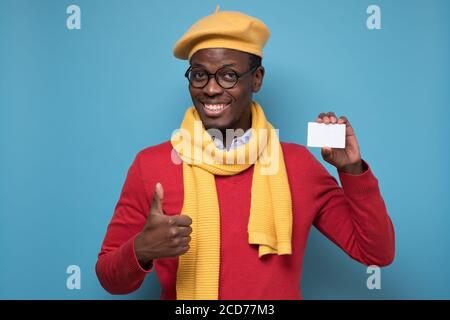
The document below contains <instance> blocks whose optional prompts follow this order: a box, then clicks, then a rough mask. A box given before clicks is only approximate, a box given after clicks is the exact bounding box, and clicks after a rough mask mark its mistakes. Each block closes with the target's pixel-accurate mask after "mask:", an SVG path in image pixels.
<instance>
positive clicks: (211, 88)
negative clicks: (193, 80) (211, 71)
mask: <svg viewBox="0 0 450 320" xmlns="http://www.w3.org/2000/svg"><path fill="white" fill-rule="evenodd" d="M203 92H204V93H205V95H207V96H210V97H213V96H217V95H219V94H222V92H223V88H222V87H221V86H219V84H218V83H217V81H216V78H215V77H214V76H211V77H210V79H209V81H208V83H207V84H206V86H205V87H204V88H203Z"/></svg>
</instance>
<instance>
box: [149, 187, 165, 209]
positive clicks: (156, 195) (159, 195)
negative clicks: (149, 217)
mask: <svg viewBox="0 0 450 320" xmlns="http://www.w3.org/2000/svg"><path fill="white" fill-rule="evenodd" d="M163 200H164V190H163V187H162V185H161V183H159V182H158V183H157V184H156V187H155V192H153V199H152V206H151V209H150V214H164V212H163Z"/></svg>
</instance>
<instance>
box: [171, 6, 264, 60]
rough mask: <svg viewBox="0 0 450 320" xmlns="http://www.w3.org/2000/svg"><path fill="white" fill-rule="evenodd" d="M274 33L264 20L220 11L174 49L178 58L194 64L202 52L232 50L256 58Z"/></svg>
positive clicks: (201, 21) (184, 36)
mask: <svg viewBox="0 0 450 320" xmlns="http://www.w3.org/2000/svg"><path fill="white" fill-rule="evenodd" d="M269 36H270V32H269V29H268V28H267V26H266V25H265V24H264V22H262V21H261V20H259V19H257V18H254V17H251V16H248V15H246V14H243V13H241V12H233V11H220V12H219V6H217V9H216V12H215V13H213V14H211V15H209V16H206V17H204V18H202V19H200V20H199V21H197V22H196V23H194V25H192V26H191V28H189V30H188V31H187V32H186V33H185V34H184V35H183V36H182V37H181V38H180V39H179V40H178V41H177V43H176V44H175V47H174V48H173V54H174V55H175V57H177V58H179V59H182V60H190V59H191V57H192V55H193V54H194V53H195V52H197V51H198V50H200V49H206V48H228V49H235V50H239V51H244V52H248V53H252V54H255V55H257V56H260V57H261V58H262V56H263V53H262V50H263V48H264V46H265V44H266V42H267V40H268V39H269Z"/></svg>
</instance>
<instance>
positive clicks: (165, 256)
mask: <svg viewBox="0 0 450 320" xmlns="http://www.w3.org/2000/svg"><path fill="white" fill-rule="evenodd" d="M268 37H269V31H268V29H267V27H266V26H265V25H264V23H263V22H261V21H260V20H258V19H255V18H253V17H250V16H247V15H244V14H242V13H239V12H219V11H218V10H216V12H215V13H214V14H212V15H210V16H207V17H205V18H203V19H201V20H199V21H198V22H197V23H196V24H194V25H193V26H192V27H191V28H190V29H189V30H188V31H187V32H186V34H185V35H184V36H183V37H182V38H181V39H180V40H179V41H178V42H177V44H176V45H175V48H174V54H175V56H176V57H178V58H181V59H186V60H189V62H190V67H189V69H188V70H187V72H186V74H185V75H186V77H187V78H188V81H189V92H190V94H191V97H192V101H193V104H194V106H193V107H191V108H189V109H188V110H187V111H186V114H185V117H184V119H183V122H182V124H181V127H180V131H178V132H177V133H176V134H174V135H173V136H172V138H171V141H167V142H164V143H162V144H159V145H156V146H153V147H149V148H147V149H144V150H142V151H141V152H139V153H138V155H137V156H136V158H135V160H134V162H133V163H132V165H131V167H130V169H129V171H128V176H127V178H126V181H125V184H124V186H123V189H122V193H121V195H120V199H119V201H118V203H117V206H116V208H115V212H114V216H113V218H112V221H111V223H110V224H109V226H108V230H107V234H106V236H105V240H104V242H103V246H102V249H101V252H100V254H99V258H98V262H97V265H96V272H97V275H98V278H99V280H100V283H101V284H102V286H103V287H104V288H105V289H106V290H107V291H108V292H110V293H112V294H126V293H130V292H132V291H134V290H136V289H137V288H139V287H140V285H141V284H142V281H143V280H144V278H145V276H146V275H147V274H148V273H149V272H151V271H152V270H153V267H154V268H155V270H156V272H157V275H158V278H159V280H160V283H161V287H162V293H161V298H162V299H301V298H302V296H301V292H300V288H299V283H300V278H301V271H302V263H303V255H304V251H305V247H306V241H307V236H308V232H309V229H310V227H311V226H312V225H314V226H315V227H316V228H318V229H319V230H320V231H321V232H322V233H323V234H324V235H325V236H327V237H328V238H329V239H330V240H331V241H333V242H334V243H336V244H337V245H338V246H339V247H341V248H342V249H343V250H344V251H345V252H346V253H347V254H348V255H350V256H351V257H352V258H354V259H356V260H357V261H360V262H361V263H364V264H366V265H371V264H374V265H378V266H385V265H388V264H390V263H391V262H392V260H393V258H394V230H393V226H392V223H391V220H390V219H389V216H388V214H387V211H386V207H385V204H384V201H383V198H382V196H381V194H380V191H379V188H378V182H377V179H376V178H375V176H374V175H373V173H372V171H371V170H370V167H369V165H368V164H367V162H365V161H364V160H362V159H361V155H360V151H359V146H358V142H357V140H356V136H355V133H354V131H353V129H352V127H351V125H350V122H349V121H348V119H347V118H346V117H344V116H342V117H339V118H337V116H336V115H335V114H334V113H333V112H328V113H320V114H319V116H318V118H317V119H316V121H317V122H320V123H326V124H334V123H341V124H345V125H346V144H345V146H346V147H345V149H332V148H322V156H323V158H324V160H325V161H327V162H328V163H330V164H332V165H333V166H335V167H336V168H337V170H338V173H339V178H340V181H341V183H342V188H341V187H339V185H338V183H337V181H336V179H335V178H334V177H332V176H331V175H330V174H329V173H328V172H327V171H326V170H325V168H324V167H323V166H322V165H321V164H320V162H318V161H317V160H316V159H315V158H314V156H313V155H312V154H311V153H310V152H309V151H308V150H307V149H306V148H305V147H303V146H301V145H297V144H294V143H286V142H279V141H278V136H277V134H275V133H274V130H273V129H274V128H273V127H272V126H271V124H270V123H269V122H268V121H267V119H266V118H265V116H264V112H263V109H262V107H261V106H260V105H259V104H258V103H257V102H256V101H254V100H253V93H256V92H258V91H259V90H260V88H261V86H262V83H263V78H264V67H263V66H262V65H261V58H262V48H263V47H264V45H265V43H266V41H267V39H268ZM199 124H200V125H199ZM230 131H231V132H232V134H231V135H230V134H229V132H230ZM198 132H200V138H201V139H200V140H199V139H198V137H199V136H198V135H197V137H195V136H196V133H198ZM211 146H212V147H211ZM199 155H200V156H201V157H200V158H199V157H198V156H199ZM239 155H241V156H242V155H244V160H247V161H244V162H238V159H239ZM230 159H231V161H228V160H230ZM224 160H227V161H224ZM240 160H242V159H240ZM273 165H274V166H273Z"/></svg>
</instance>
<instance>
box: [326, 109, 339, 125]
mask: <svg viewBox="0 0 450 320" xmlns="http://www.w3.org/2000/svg"><path fill="white" fill-rule="evenodd" d="M327 116H328V118H330V123H336V122H337V117H336V115H335V114H334V112H333V111H330V112H328V113H327Z"/></svg>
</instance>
